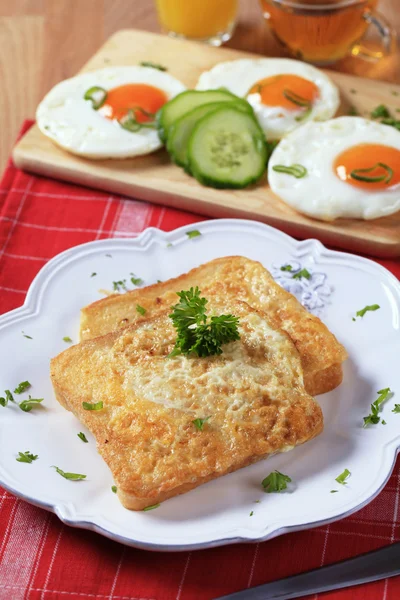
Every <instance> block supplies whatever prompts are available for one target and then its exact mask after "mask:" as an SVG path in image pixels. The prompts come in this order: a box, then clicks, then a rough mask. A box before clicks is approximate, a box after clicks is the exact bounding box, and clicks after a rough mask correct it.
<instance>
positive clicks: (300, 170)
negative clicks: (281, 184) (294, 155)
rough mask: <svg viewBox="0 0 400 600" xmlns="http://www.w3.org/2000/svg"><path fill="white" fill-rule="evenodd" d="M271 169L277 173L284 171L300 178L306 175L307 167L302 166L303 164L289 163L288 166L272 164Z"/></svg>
mask: <svg viewBox="0 0 400 600" xmlns="http://www.w3.org/2000/svg"><path fill="white" fill-rule="evenodd" d="M272 170H273V171H276V172H277V173H286V174H287V175H292V176H293V177H296V179H301V178H302V177H305V176H306V175H307V172H308V171H307V169H306V168H305V167H303V165H297V164H296V165H291V166H290V167H286V166H285V165H274V166H273V167H272Z"/></svg>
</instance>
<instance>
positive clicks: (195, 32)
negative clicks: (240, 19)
mask: <svg viewBox="0 0 400 600" xmlns="http://www.w3.org/2000/svg"><path fill="white" fill-rule="evenodd" d="M156 4H157V10H158V18H159V21H160V24H161V27H162V28H163V29H164V31H166V33H168V35H171V36H173V37H179V38H187V39H191V40H195V41H199V42H208V43H209V44H212V45H213V46H220V45H221V44H222V43H223V42H226V41H227V40H229V39H230V38H231V36H232V33H233V30H234V28H235V20H236V14H237V5H238V0H156Z"/></svg>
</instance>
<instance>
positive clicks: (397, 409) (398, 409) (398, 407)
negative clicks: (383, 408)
mask: <svg viewBox="0 0 400 600" xmlns="http://www.w3.org/2000/svg"><path fill="white" fill-rule="evenodd" d="M392 413H400V404H395V405H394V409H393V410H392Z"/></svg>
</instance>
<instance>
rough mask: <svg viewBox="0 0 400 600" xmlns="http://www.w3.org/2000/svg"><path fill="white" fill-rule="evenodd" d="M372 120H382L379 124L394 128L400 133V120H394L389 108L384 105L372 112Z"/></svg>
mask: <svg viewBox="0 0 400 600" xmlns="http://www.w3.org/2000/svg"><path fill="white" fill-rule="evenodd" d="M396 112H397V110H396ZM371 118H372V119H380V121H379V122H380V123H382V125H388V126H389V127H394V128H395V129H397V130H398V131H400V120H397V119H394V118H393V117H392V115H391V114H390V111H389V109H388V107H387V106H384V105H383V104H380V105H379V106H377V107H376V108H375V109H374V110H373V111H372V112H371Z"/></svg>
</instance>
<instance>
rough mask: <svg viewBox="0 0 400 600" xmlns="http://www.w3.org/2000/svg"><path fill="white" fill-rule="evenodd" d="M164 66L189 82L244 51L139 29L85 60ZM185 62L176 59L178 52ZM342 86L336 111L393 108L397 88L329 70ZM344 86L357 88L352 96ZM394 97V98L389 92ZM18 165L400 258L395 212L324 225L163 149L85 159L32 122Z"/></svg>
mask: <svg viewBox="0 0 400 600" xmlns="http://www.w3.org/2000/svg"><path fill="white" fill-rule="evenodd" d="M160 56H162V63H163V64H164V65H165V66H166V67H167V68H168V71H169V72H170V73H171V74H172V75H174V76H176V77H177V78H178V79H180V80H181V81H183V82H184V83H185V84H186V85H187V86H188V87H193V86H194V85H195V83H196V81H197V79H198V76H199V75H200V73H201V72H202V71H203V70H205V69H209V68H211V67H212V66H213V65H214V64H216V63H217V62H220V61H223V60H232V59H236V58H241V57H243V56H254V55H246V54H244V53H243V52H241V51H238V50H231V49H221V48H213V47H211V46H204V45H201V44H197V43H193V42H186V41H181V40H173V39H170V38H168V37H166V36H160V35H156V34H151V33H147V32H142V31H135V30H124V31H120V32H119V33H116V34H114V36H112V37H111V38H110V39H109V40H108V41H107V42H106V44H105V45H104V46H103V48H102V49H101V50H100V51H99V52H98V53H97V54H96V55H95V56H94V57H93V58H92V59H91V60H90V61H89V62H88V63H87V64H86V65H85V67H84V69H83V70H94V69H98V68H101V67H104V66H105V65H112V64H116V65H123V64H126V65H129V64H132V63H138V62H140V60H151V61H154V62H160ZM182 56H185V57H186V60H185V61H182V60H181V57H182ZM331 77H332V78H333V80H334V81H335V82H336V83H337V84H338V86H339V88H340V91H341V98H342V105H341V111H342V112H344V113H346V112H348V107H349V105H350V103H351V104H353V105H354V106H355V107H356V109H357V110H358V111H359V112H360V114H364V115H369V113H370V112H371V109H372V108H373V107H375V106H377V105H378V104H386V105H388V106H389V107H390V108H392V109H393V110H394V109H395V108H396V106H398V100H397V98H398V95H400V86H396V85H394V84H389V83H384V82H375V83H374V85H373V86H371V81H370V80H368V79H360V78H355V77H354V76H349V75H346V74H342V73H337V72H331ZM351 89H356V90H357V93H356V94H352V93H351V92H350V90H351ZM394 91H395V92H396V93H397V94H398V95H397V96H394V95H393V92H394ZM14 160H15V162H16V164H17V166H19V167H21V168H25V169H27V170H30V171H33V172H37V173H41V174H44V175H48V176H50V177H55V178H60V179H64V180H67V181H73V182H76V183H80V184H82V185H87V186H89V187H96V188H99V189H104V190H108V191H111V192H115V193H119V194H125V195H127V196H132V197H135V198H139V199H142V200H149V201H152V202H157V203H160V204H166V205H169V206H174V207H179V208H184V209H187V210H191V211H193V212H197V213H201V214H204V215H207V216H213V217H222V216H235V217H244V218H254V219H258V220H261V221H264V222H267V223H270V224H271V225H274V226H276V227H278V228H279V229H282V230H283V231H286V232H288V233H290V234H292V235H294V236H298V237H312V236H315V237H317V238H318V239H320V240H321V241H323V242H326V243H329V244H331V245H335V246H338V247H342V248H346V249H348V250H356V251H360V252H366V253H369V254H375V255H380V256H400V212H399V213H397V214H396V215H391V216H390V217H385V218H382V219H378V220H374V221H367V222H365V221H357V220H350V219H346V220H344V219H343V220H339V221H337V222H335V223H323V222H321V221H316V220H313V219H310V218H308V217H306V216H303V215H301V214H299V213H297V212H295V211H294V210H293V209H291V208H290V207H289V206H287V205H286V204H284V203H283V202H282V201H280V200H279V199H278V198H277V197H276V196H274V194H272V192H271V191H270V190H269V188H268V185H267V183H266V182H264V183H263V184H260V185H257V186H255V187H253V188H249V189H246V190H234V191H232V190H215V189H212V188H207V187H204V186H202V185H200V184H199V183H197V181H195V180H194V179H193V178H192V177H189V176H188V175H186V174H185V173H184V171H183V170H182V169H180V168H179V167H177V166H175V165H173V164H171V162H170V159H169V157H168V155H167V154H166V152H165V151H160V152H157V153H155V154H152V155H148V156H143V157H137V158H134V159H128V160H102V161H90V160H85V159H81V158H79V157H75V156H73V155H70V154H68V153H66V152H64V151H62V150H60V149H58V148H57V147H56V146H54V144H53V143H52V142H51V141H50V140H48V138H46V137H45V136H43V135H42V134H41V133H40V131H39V130H38V128H37V127H36V126H35V127H33V128H32V129H31V130H30V131H29V132H28V133H27V135H26V136H25V137H24V138H23V139H22V140H21V141H20V142H19V144H18V145H17V146H16V148H15V149H14Z"/></svg>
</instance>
